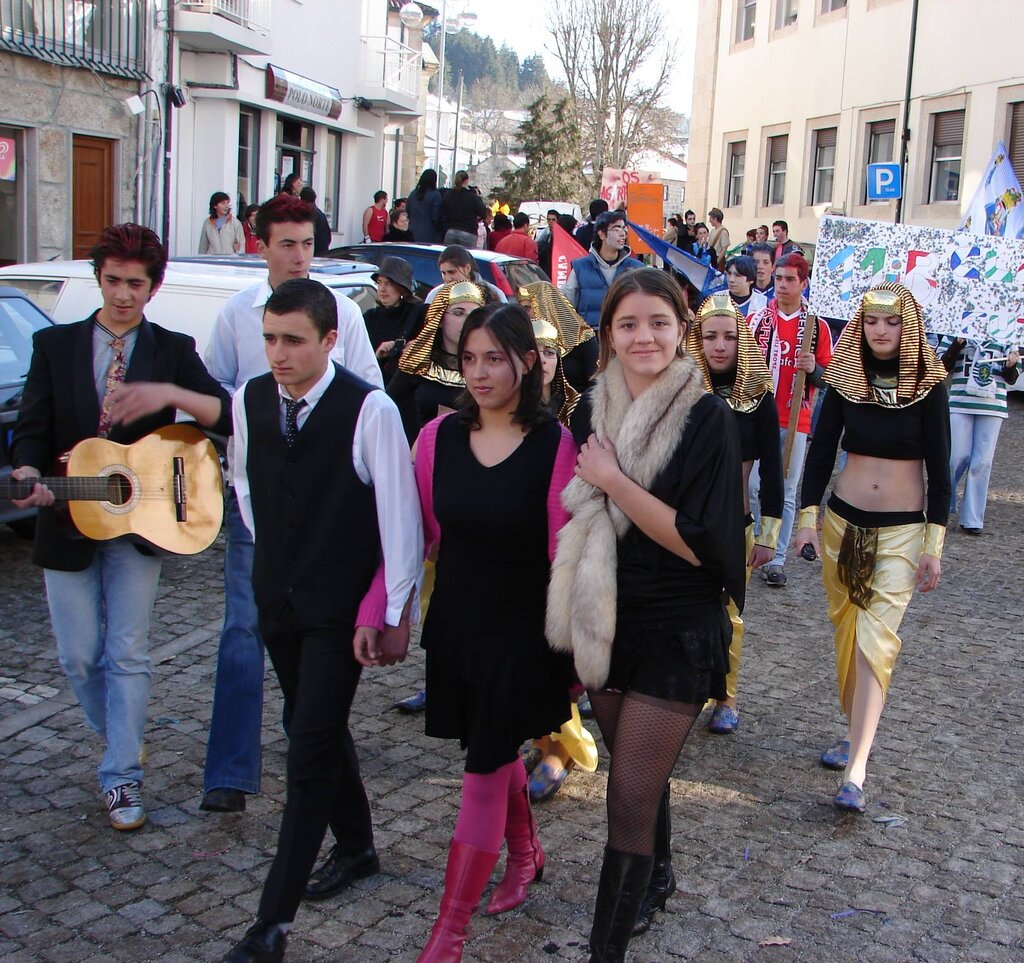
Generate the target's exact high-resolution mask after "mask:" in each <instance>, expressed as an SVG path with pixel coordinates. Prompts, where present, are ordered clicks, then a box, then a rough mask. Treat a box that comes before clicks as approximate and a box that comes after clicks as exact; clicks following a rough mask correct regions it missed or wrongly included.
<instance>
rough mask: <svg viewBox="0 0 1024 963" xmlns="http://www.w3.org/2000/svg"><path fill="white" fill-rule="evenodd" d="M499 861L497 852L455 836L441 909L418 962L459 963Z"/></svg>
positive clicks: (450, 850)
mask: <svg viewBox="0 0 1024 963" xmlns="http://www.w3.org/2000/svg"><path fill="white" fill-rule="evenodd" d="M497 861H498V854H497V853H489V852H487V851H486V850H484V849H477V847H476V846H470V845H468V844H467V843H460V842H459V841H458V840H457V839H453V840H452V843H451V846H450V848H449V849H448V868H447V869H446V870H445V874H444V896H442V897H441V910H440V912H439V913H438V916H437V922H435V923H434V928H433V929H432V930H431V931H430V939H429V940H428V941H427V945H426V946H425V947H423V952H421V953H420V955H419V956H418V957H417V958H416V963H460V960H461V959H462V946H463V944H464V943H465V942H466V938H467V937H468V936H469V918H470V916H472V915H473V910H475V909H476V908H477V906H478V905H479V903H480V897H481V896H482V895H483V892H484V887H485V886H486V885H487V881H488V880H489V879H490V878H491V871H492V870H493V869H494V864H495V863H496V862H497Z"/></svg>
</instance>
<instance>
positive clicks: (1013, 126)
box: [1006, 101, 1024, 180]
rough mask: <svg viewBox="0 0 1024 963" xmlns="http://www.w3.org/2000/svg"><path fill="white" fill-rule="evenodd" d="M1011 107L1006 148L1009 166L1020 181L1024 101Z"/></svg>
mask: <svg viewBox="0 0 1024 963" xmlns="http://www.w3.org/2000/svg"><path fill="white" fill-rule="evenodd" d="M1011 106H1012V110H1011V113H1010V137H1009V143H1007V145H1006V146H1007V147H1008V148H1009V150H1010V164H1012V165H1013V170H1014V172H1015V173H1016V175H1017V180H1020V179H1021V178H1024V101H1020V102H1019V103H1016V104H1013V105H1011Z"/></svg>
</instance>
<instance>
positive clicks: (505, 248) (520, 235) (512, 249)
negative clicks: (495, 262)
mask: <svg viewBox="0 0 1024 963" xmlns="http://www.w3.org/2000/svg"><path fill="white" fill-rule="evenodd" d="M494 250H495V251H497V252H498V253H499V254H510V255H512V257H525V258H529V259H530V260H531V261H533V263H534V264H537V263H539V261H540V259H539V258H538V256H537V242H536V241H534V239H533V238H532V237H530V235H529V234H525V233H524V232H522V231H513V232H512V233H511V234H509V236H508V237H505V238H502V239H501V240H500V241H499V242H498V245H497V247H495V249H494Z"/></svg>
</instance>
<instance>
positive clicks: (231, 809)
mask: <svg viewBox="0 0 1024 963" xmlns="http://www.w3.org/2000/svg"><path fill="white" fill-rule="evenodd" d="M199 808H200V809H201V810H203V812H207V813H244V812H245V793H244V792H242V790H241V789H228V788H226V787H225V788H221V789H211V790H210V791H209V792H208V793H207V794H206V795H205V796H203V801H202V802H201V803H200V804H199Z"/></svg>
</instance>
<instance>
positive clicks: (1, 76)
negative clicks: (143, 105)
mask: <svg viewBox="0 0 1024 963" xmlns="http://www.w3.org/2000/svg"><path fill="white" fill-rule="evenodd" d="M0 88H2V89H3V91H4V95H3V99H2V100H0V124H9V125H12V126H15V127H22V128H26V133H25V154H24V156H25V165H24V168H25V174H26V181H25V184H26V196H25V217H26V225H27V239H26V245H25V252H24V253H25V260H27V261H43V260H47V259H49V258H52V257H65V258H66V257H70V256H71V203H72V184H71V147H72V136H73V135H74V134H87V135H91V136H95V137H109V138H113V139H116V140H118V141H119V142H120V144H119V147H118V149H117V150H116V151H115V192H116V197H115V213H116V215H117V219H118V220H121V221H126V220H133V219H134V216H135V193H136V189H135V170H136V167H137V166H138V155H139V147H138V127H139V123H138V120H137V118H135V117H133V116H131V115H130V114H128V112H127V111H126V110H125V109H124V106H123V102H124V99H125V98H126V97H128V96H130V95H131V94H135V93H138V90H139V84H138V81H135V80H124V79H121V78H118V77H108V76H103V75H100V74H94V73H93V72H92V71H89V70H86V69H82V68H77V67H59V66H56V65H54V64H49V63H45V62H43V61H40V60H35V59H33V58H31V57H25V56H21V55H19V54H12V53H7V52H4V51H0Z"/></svg>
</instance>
